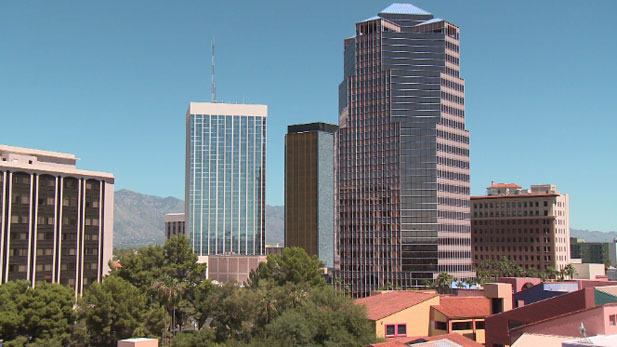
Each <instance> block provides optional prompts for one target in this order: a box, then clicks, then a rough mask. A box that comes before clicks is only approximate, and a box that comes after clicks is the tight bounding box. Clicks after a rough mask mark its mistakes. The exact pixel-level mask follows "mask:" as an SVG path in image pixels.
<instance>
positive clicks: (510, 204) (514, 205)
mask: <svg viewBox="0 0 617 347" xmlns="http://www.w3.org/2000/svg"><path fill="white" fill-rule="evenodd" d="M534 203H535V204H534ZM543 205H544V207H548V201H546V200H545V201H544V202H543ZM534 206H535V207H539V206H540V202H539V201H530V202H529V207H534ZM493 207H497V208H499V207H501V208H517V207H518V208H523V207H527V201H518V202H516V201H515V202H496V203H494V204H493V203H492V202H491V203H488V202H486V203H474V204H473V208H476V209H477V208H493Z"/></svg>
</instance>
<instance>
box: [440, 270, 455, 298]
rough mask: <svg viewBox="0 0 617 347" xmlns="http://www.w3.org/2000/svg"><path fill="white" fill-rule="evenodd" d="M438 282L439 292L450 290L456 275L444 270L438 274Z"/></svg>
mask: <svg viewBox="0 0 617 347" xmlns="http://www.w3.org/2000/svg"><path fill="white" fill-rule="evenodd" d="M436 282H437V283H436V285H437V290H438V291H439V293H446V292H448V291H449V290H450V286H451V285H452V282H454V276H452V275H450V274H449V273H447V272H442V273H440V274H439V275H437V279H436Z"/></svg>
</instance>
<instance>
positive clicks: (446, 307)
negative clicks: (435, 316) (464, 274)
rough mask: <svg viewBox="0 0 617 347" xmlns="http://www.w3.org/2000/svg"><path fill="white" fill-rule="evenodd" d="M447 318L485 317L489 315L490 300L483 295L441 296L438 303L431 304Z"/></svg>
mask: <svg viewBox="0 0 617 347" xmlns="http://www.w3.org/2000/svg"><path fill="white" fill-rule="evenodd" d="M432 307H433V308H434V309H435V310H437V311H439V312H441V313H443V314H444V316H446V317H448V318H471V317H486V316H489V315H491V302H490V300H489V299H487V298H485V297H483V296H477V297H473V296H466V297H458V296H442V297H441V299H440V300H439V305H433V306H432Z"/></svg>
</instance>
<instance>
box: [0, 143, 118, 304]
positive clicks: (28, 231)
mask: <svg viewBox="0 0 617 347" xmlns="http://www.w3.org/2000/svg"><path fill="white" fill-rule="evenodd" d="M76 162H77V158H76V157H75V156H74V155H73V154H65V153H56V152H49V151H41V150H36V149H28V148H20V147H12V146H5V145H0V191H1V192H2V194H1V196H0V206H1V208H2V217H1V218H0V230H1V233H0V235H1V238H0V283H5V282H7V281H13V280H28V281H30V282H31V283H32V285H33V286H34V285H35V284H36V283H40V282H43V281H45V282H52V283H61V284H64V285H68V286H70V287H73V288H74V289H75V294H76V295H77V294H80V293H81V292H82V291H83V290H84V288H85V287H87V286H88V285H89V284H91V283H93V282H97V281H101V279H102V277H103V276H104V275H106V274H107V273H108V272H109V265H108V262H109V260H111V256H112V251H113V206H114V176H113V175H112V174H110V173H104V172H95V171H86V170H80V169H77V168H76Z"/></svg>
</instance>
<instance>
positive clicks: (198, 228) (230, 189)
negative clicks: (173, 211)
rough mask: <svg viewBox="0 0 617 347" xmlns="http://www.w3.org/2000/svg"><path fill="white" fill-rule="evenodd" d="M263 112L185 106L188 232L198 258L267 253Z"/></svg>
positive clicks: (232, 106) (256, 108) (259, 108)
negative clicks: (186, 109)
mask: <svg viewBox="0 0 617 347" xmlns="http://www.w3.org/2000/svg"><path fill="white" fill-rule="evenodd" d="M267 113H268V107H267V106H265V105H241V104H224V103H208V102H191V103H190V105H189V108H188V111H187V113H186V202H185V204H186V211H185V212H186V232H187V236H188V237H189V238H190V239H191V242H192V245H193V250H194V251H195V253H197V255H198V256H199V257H207V256H215V255H243V256H244V255H264V254H265V252H266V225H265V201H266V199H265V194H266V190H265V186H266V176H265V174H266V117H267ZM202 260H203V261H208V260H207V259H206V258H202Z"/></svg>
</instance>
